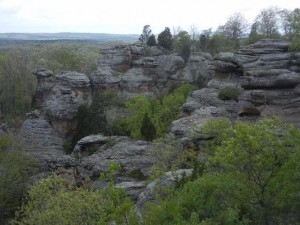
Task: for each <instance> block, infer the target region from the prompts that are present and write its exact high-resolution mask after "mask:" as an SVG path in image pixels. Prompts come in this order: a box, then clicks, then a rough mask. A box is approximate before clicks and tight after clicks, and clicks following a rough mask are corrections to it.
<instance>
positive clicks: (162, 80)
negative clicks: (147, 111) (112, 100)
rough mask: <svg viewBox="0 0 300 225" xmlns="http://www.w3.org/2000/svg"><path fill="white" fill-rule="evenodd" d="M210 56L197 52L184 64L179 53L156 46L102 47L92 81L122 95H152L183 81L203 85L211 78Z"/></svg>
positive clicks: (166, 90)
mask: <svg viewBox="0 0 300 225" xmlns="http://www.w3.org/2000/svg"><path fill="white" fill-rule="evenodd" d="M211 60H212V58H211V56H210V55H209V54H204V53H198V54H194V55H192V56H191V57H190V60H189V61H188V63H187V65H185V62H184V60H183V58H182V57H181V56H178V55H176V54H166V53H164V51H163V50H162V49H160V48H158V47H142V46H138V45H131V46H128V45H121V46H116V47H113V48H108V49H103V50H102V51H101V56H100V57H99V59H98V61H97V70H96V71H95V72H94V73H93V74H92V75H91V82H92V84H93V86H94V87H96V88H115V89H116V90H118V91H119V92H120V95H121V97H123V98H125V99H126V98H128V97H131V96H133V95H136V94H142V95H144V96H147V97H153V96H158V95H161V94H166V93H167V92H168V91H169V90H170V88H172V87H174V86H176V85H178V84H181V83H184V82H191V83H196V82H200V83H201V84H202V85H205V84H206V83H207V82H208V80H210V79H211V78H212V71H211V70H210V62H211Z"/></svg>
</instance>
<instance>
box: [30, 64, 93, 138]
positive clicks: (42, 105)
mask: <svg viewBox="0 0 300 225" xmlns="http://www.w3.org/2000/svg"><path fill="white" fill-rule="evenodd" d="M33 74H34V75H36V77H37V79H38V85H37V91H36V94H35V103H36V105H37V107H38V108H39V109H40V111H41V113H42V114H43V115H45V116H46V117H47V119H48V120H49V122H50V123H51V125H52V127H53V128H54V129H55V130H56V131H57V132H59V133H60V134H61V135H62V136H63V137H64V136H67V135H68V134H69V133H70V132H72V130H73V129H74V126H75V125H76V124H74V117H75V116H76V114H77V111H78V107H79V106H80V105H83V104H87V105H90V104H91V102H92V89H91V83H90V79H89V78H88V77H87V76H86V75H85V74H81V73H77V72H64V73H61V74H57V75H54V74H53V73H52V72H51V71H49V70H46V69H39V70H36V71H33Z"/></svg>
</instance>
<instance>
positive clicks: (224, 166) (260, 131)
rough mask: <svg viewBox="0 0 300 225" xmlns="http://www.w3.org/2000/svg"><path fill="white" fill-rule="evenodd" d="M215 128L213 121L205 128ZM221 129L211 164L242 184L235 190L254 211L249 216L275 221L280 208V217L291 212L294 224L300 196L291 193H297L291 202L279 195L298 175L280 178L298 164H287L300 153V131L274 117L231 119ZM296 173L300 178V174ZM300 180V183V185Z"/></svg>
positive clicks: (240, 201) (258, 220) (264, 221)
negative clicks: (244, 120) (283, 180)
mask: <svg viewBox="0 0 300 225" xmlns="http://www.w3.org/2000/svg"><path fill="white" fill-rule="evenodd" d="M215 128H216V127H214V125H213V124H209V125H208V126H206V127H203V128H201V130H202V132H204V133H206V135H207V134H208V133H210V132H212V133H210V134H214V135H215V133H216V129H215ZM219 132H220V134H221V138H220V140H219V141H218V142H217V143H215V144H216V148H215V152H212V154H211V156H210V157H209V162H210V168H214V171H215V172H217V173H223V174H224V175H225V174H227V175H229V176H230V177H231V179H234V180H235V182H236V184H239V185H240V186H239V187H236V188H237V190H232V191H237V192H236V193H235V194H234V195H233V196H232V198H234V199H236V200H238V204H241V205H243V207H244V208H245V209H246V210H247V211H248V212H249V213H250V212H251V214H249V215H251V216H250V217H249V219H251V220H252V223H253V224H271V223H273V221H274V219H275V218H276V217H277V215H278V212H279V211H280V212H281V215H280V216H279V217H280V218H277V220H280V219H282V218H284V217H286V218H288V217H289V215H290V218H289V220H290V221H291V222H290V223H291V224H293V223H294V222H293V221H294V220H295V221H296V220H297V219H299V218H298V217H297V215H296V214H297V213H296V211H297V210H298V209H297V208H295V204H296V202H297V201H298V199H297V198H299V197H297V195H295V194H296V193H295V192H294V193H289V196H293V197H292V199H289V200H288V201H289V202H286V201H285V200H284V199H280V200H279V199H278V198H279V196H280V193H281V191H282V190H283V189H289V190H293V189H290V188H291V187H294V185H295V184H293V183H292V182H294V179H295V177H293V178H292V179H291V180H290V181H289V182H286V183H284V184H281V183H280V182H278V179H280V177H282V176H283V175H282V173H285V175H284V176H287V177H291V176H290V175H289V173H292V171H291V170H294V168H292V167H289V168H290V169H291V170H290V171H289V172H288V171H287V169H286V166H287V165H289V164H290V163H291V162H290V161H291V160H292V161H293V160H294V159H293V158H294V157H296V155H298V154H299V153H300V148H299V146H300V145H299V140H300V139H299V137H300V131H299V130H298V129H296V128H295V127H293V126H290V125H287V124H285V123H283V122H282V121H281V120H279V119H278V118H274V119H265V120H263V121H260V122H258V123H257V124H255V125H252V124H248V123H241V122H238V123H236V124H234V125H233V126H230V125H229V124H228V123H227V125H226V126H224V127H222V130H219ZM218 135H219V134H218ZM209 151H210V152H211V149H210V150H209ZM295 176H298V177H299V178H300V174H296V175H295ZM299 181H300V180H298V184H297V185H300V183H299ZM296 183H297V182H296ZM224 185H225V184H224ZM277 201H279V202H280V204H284V205H285V206H286V208H285V210H286V211H285V210H282V208H281V207H280V206H279V204H278V202H277ZM276 202H277V203H276ZM296 205H297V204H296ZM279 209H281V210H279ZM295 210H296V211H295ZM291 215H294V216H293V217H292V216H291Z"/></svg>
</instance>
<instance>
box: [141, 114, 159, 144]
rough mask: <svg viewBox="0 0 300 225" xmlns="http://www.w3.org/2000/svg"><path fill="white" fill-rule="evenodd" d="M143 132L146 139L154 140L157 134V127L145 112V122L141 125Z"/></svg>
mask: <svg viewBox="0 0 300 225" xmlns="http://www.w3.org/2000/svg"><path fill="white" fill-rule="evenodd" d="M141 134H142V135H143V136H144V138H145V140H146V141H152V140H153V139H154V138H155V135H156V129H155V127H154V125H153V123H152V121H151V119H150V117H149V115H148V113H145V115H144V118H143V123H142V127H141Z"/></svg>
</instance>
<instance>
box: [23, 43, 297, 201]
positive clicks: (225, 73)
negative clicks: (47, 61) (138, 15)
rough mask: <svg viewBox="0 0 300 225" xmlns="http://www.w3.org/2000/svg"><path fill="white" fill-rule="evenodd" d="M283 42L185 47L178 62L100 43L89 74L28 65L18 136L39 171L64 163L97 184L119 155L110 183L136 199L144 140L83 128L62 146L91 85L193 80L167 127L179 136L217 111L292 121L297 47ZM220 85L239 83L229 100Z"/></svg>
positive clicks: (159, 87)
mask: <svg viewBox="0 0 300 225" xmlns="http://www.w3.org/2000/svg"><path fill="white" fill-rule="evenodd" d="M287 49H288V43H287V42H282V41H274V40H263V41H260V42H258V43H256V44H253V45H250V46H247V47H245V48H243V49H241V50H240V51H239V52H237V53H235V54H234V53H220V54H218V55H217V56H215V57H211V56H210V55H209V54H207V53H192V54H191V56H190V58H189V60H188V61H187V63H185V62H184V60H183V59H182V58H181V57H180V56H178V55H176V54H173V53H172V54H171V53H166V52H164V51H163V50H161V49H159V48H157V47H151V48H147V49H145V48H144V47H142V46H138V45H129V46H128V45H122V46H115V47H111V48H107V49H104V50H103V51H102V52H101V56H100V57H99V59H98V61H97V70H96V71H95V72H93V73H92V74H91V76H90V77H88V76H86V75H84V74H80V73H76V72H64V73H62V74H57V75H54V74H53V73H52V72H51V71H49V70H46V69H39V70H36V71H34V72H33V73H34V74H35V75H36V76H37V79H38V88H37V92H36V96H35V101H36V105H37V106H38V108H39V109H38V110H35V111H33V112H31V113H29V114H28V118H27V120H26V121H25V122H24V124H23V127H22V129H21V132H20V139H21V140H23V142H24V146H26V148H27V149H28V151H29V152H31V153H32V154H33V155H35V156H36V157H37V158H38V159H40V162H41V173H43V174H45V176H46V175H47V173H49V172H51V171H53V170H57V169H59V168H64V169H65V170H68V171H70V174H71V176H72V177H73V178H72V179H73V180H76V182H79V183H80V182H85V181H87V180H89V181H91V186H92V187H95V188H103V183H101V182H100V181H99V179H98V178H99V175H100V173H101V172H105V171H107V170H108V167H109V164H110V163H111V162H117V163H120V164H121V165H122V166H123V171H122V172H121V173H120V174H119V176H118V177H117V178H116V181H117V185H118V186H120V187H123V188H124V189H125V190H127V193H129V194H130V195H131V196H132V197H133V198H134V199H137V198H138V194H139V193H140V192H141V190H143V188H144V187H145V182H144V180H145V179H147V178H148V177H149V176H150V175H151V170H150V168H151V166H152V164H153V162H154V159H153V158H152V157H151V151H153V149H154V145H153V144H152V143H150V142H144V141H134V140H131V139H130V138H128V137H117V136H111V137H105V136H102V135H90V136H88V137H85V138H83V139H82V140H80V141H79V142H78V143H77V145H76V146H75V149H74V153H73V154H72V155H66V154H65V153H64V151H63V147H62V146H63V142H64V140H65V137H67V136H68V135H69V134H70V132H72V130H73V129H74V127H75V126H76V124H75V123H74V117H75V115H76V113H77V110H78V107H79V106H80V105H81V104H87V105H90V104H91V102H92V92H93V91H94V90H100V91H102V90H105V89H107V88H113V89H115V90H116V91H117V92H118V93H119V95H120V96H121V97H122V98H124V99H126V98H128V97H130V96H133V95H135V94H143V95H145V96H148V97H152V96H159V95H161V94H165V93H167V92H168V91H169V90H170V89H171V88H172V87H173V86H176V85H178V84H181V83H184V82H190V83H194V84H197V85H196V86H198V87H200V89H198V90H195V91H193V92H192V93H191V94H190V95H189V97H188V99H187V101H186V103H185V104H184V105H183V106H182V117H181V118H180V119H178V120H176V121H174V122H173V125H172V129H171V132H173V133H174V134H175V135H176V136H178V137H180V138H181V137H182V138H183V140H185V139H186V137H189V134H190V132H191V131H192V128H193V127H194V126H201V125H203V124H205V122H206V121H207V120H209V119H212V118H218V117H227V118H229V119H231V120H248V121H249V120H250V121H255V120H257V119H260V118H264V117H270V116H272V115H278V116H280V117H282V119H283V120H284V121H287V122H292V123H294V124H295V125H296V126H298V127H300V119H299V115H300V107H299V106H300V79H299V78H300V74H299V72H300V53H295V52H288V51H287ZM228 86H230V87H234V88H236V89H237V90H239V93H240V94H239V96H238V99H237V100H221V99H220V97H219V95H218V94H219V91H220V90H221V89H223V88H224V87H228Z"/></svg>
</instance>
